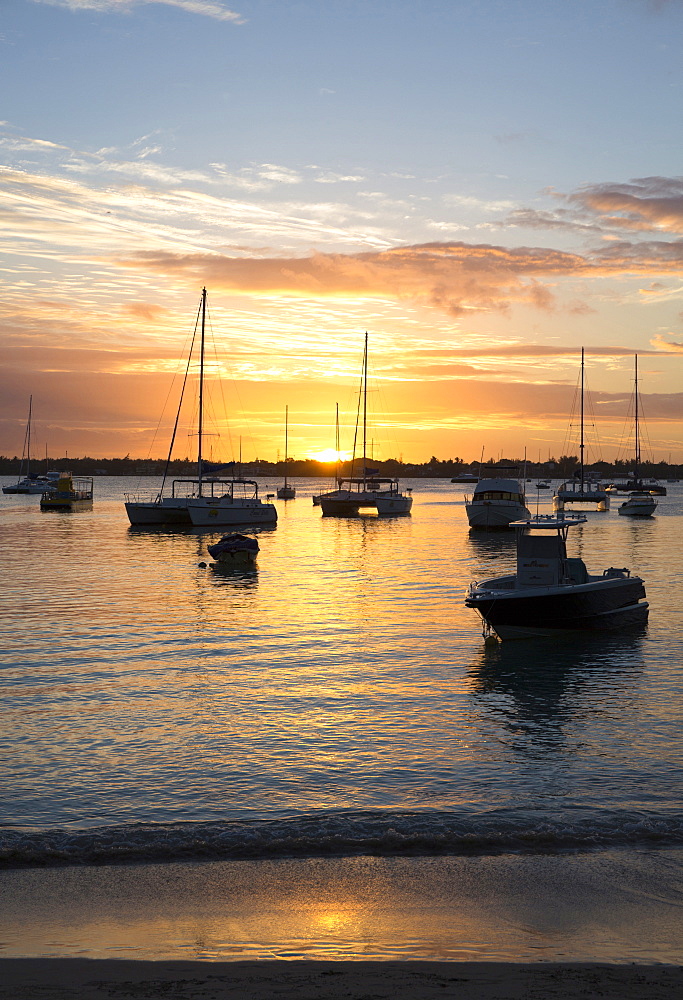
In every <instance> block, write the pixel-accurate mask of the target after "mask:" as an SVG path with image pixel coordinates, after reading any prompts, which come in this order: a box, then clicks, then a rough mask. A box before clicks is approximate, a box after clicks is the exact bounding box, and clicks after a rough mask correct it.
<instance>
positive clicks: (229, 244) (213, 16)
mask: <svg viewBox="0 0 683 1000" xmlns="http://www.w3.org/2000/svg"><path fill="white" fill-rule="evenodd" d="M682 42H683V2H682V0H658V2H656V0H412V2H408V0H324V2H323V0H299V2H294V0H249V2H241V0H234V3H232V2H231V3H227V2H223V0H3V2H2V7H1V8H0V56H1V57H0V93H2V95H3V96H2V106H1V107H0V118H1V119H2V121H1V123H0V147H1V149H0V220H1V229H2V234H3V238H2V259H1V260H0V280H1V281H2V286H3V287H2V294H1V295H0V352H1V356H2V369H1V370H2V374H1V376H0V377H1V379H2V384H1V386H0V454H4V455H17V454H21V450H22V443H23V438H24V430H25V423H26V415H27V411H28V402H29V397H32V400H33V403H32V405H33V414H34V422H33V430H32V433H33V442H34V448H35V449H36V451H37V453H38V455H40V454H44V453H45V450H46V449H47V450H49V454H50V455H51V456H61V455H65V454H68V455H71V456H81V455H91V456H94V457H95V456H96V457H107V456H111V457H114V456H125V455H131V456H133V457H139V458H147V457H154V458H156V457H159V456H162V455H164V454H165V453H166V450H167V447H168V441H169V439H170V433H171V428H172V424H173V419H174V416H175V407H176V405H177V396H178V393H179V378H180V376H179V373H180V372H181V371H182V370H183V368H184V365H185V363H186V354H187V350H188V344H189V340H188V337H189V336H191V333H192V329H193V327H194V322H195V317H196V312H197V304H198V302H199V298H200V294H201V289H202V287H203V286H206V288H207V294H208V302H209V317H210V323H209V326H210V331H211V335H212V345H215V346H212V352H213V353H212V355H211V361H210V363H209V364H208V366H207V371H208V375H207V378H208V381H209V382H210V383H211V390H212V393H213V396H212V398H213V399H214V400H215V401H216V402H215V403H214V408H213V424H212V426H213V427H214V430H213V431H212V437H211V438H210V451H211V455H212V457H213V458H214V459H216V460H219V461H228V460H230V459H233V458H236V457H237V454H236V452H237V451H238V449H239V447H240V446H241V448H242V451H243V457H244V458H245V459H246V460H250V459H251V458H253V457H257V456H258V457H260V458H262V459H267V460H275V459H276V458H277V457H282V454H283V450H284V413H285V406H288V408H289V449H288V450H289V455H290V456H291V457H294V458H304V457H311V456H315V455H318V454H320V453H322V452H324V451H326V450H328V449H329V448H330V447H333V446H334V443H335V409H336V406H337V404H338V405H339V413H340V425H341V427H340V435H341V442H342V444H341V446H342V449H343V450H344V449H348V448H350V446H351V441H352V437H353V429H354V422H355V414H356V397H357V392H358V384H359V374H360V370H361V362H362V352H363V339H364V333H365V331H366V330H367V331H368V334H369V370H370V381H369V393H368V408H369V428H370V429H369V431H368V435H369V438H370V439H371V442H372V444H371V445H370V446H369V448H370V447H371V448H372V454H373V457H375V458H378V459H388V458H400V459H402V460H403V461H404V462H423V461H427V460H428V459H429V458H430V457H431V456H432V455H435V456H436V457H437V458H440V459H446V458H455V457H460V458H463V459H465V460H466V461H467V462H471V461H473V460H478V459H479V457H480V455H481V453H482V451H483V453H484V456H485V457H487V458H489V457H490V458H495V457H499V456H501V455H504V456H505V457H519V456H521V455H522V454H523V453H524V452H525V451H526V453H527V455H528V456H529V457H530V458H532V459H534V460H537V459H539V458H542V459H543V460H545V459H547V458H548V457H549V456H553V457H559V456H560V455H561V454H567V453H570V454H577V443H576V442H577V438H578V425H577V419H576V389H577V382H578V378H579V372H580V351H581V348H582V347H583V348H584V349H585V357H586V364H585V380H586V385H587V389H588V397H587V405H586V412H587V427H586V439H587V442H588V450H587V459H588V460H589V461H596V460H598V459H604V460H608V461H612V460H614V459H615V458H619V457H621V458H627V457H628V456H629V455H630V454H631V453H632V451H633V442H632V439H631V437H630V435H631V433H632V428H631V414H632V394H633V389H634V355H635V354H636V353H637V354H638V367H639V390H640V393H641V397H642V404H643V412H644V415H645V428H646V437H645V439H644V441H643V442H642V443H643V450H644V455H645V457H647V458H650V459H652V460H654V461H661V460H669V459H670V460H671V461H674V462H679V463H680V462H683V381H682V378H681V376H682V374H683V294H682V284H683V281H682V276H683V177H681V174H680V171H681V162H682V157H681V153H682V151H683V143H682V141H681V139H682V136H681V121H682V112H681V109H682V108H683V52H682V51H681V49H682V48H683V45H682ZM219 403H220V405H219ZM191 435H192V431H191V430H190V429H188V430H187V432H186V433H185V436H184V438H183V439H182V440H181V444H180V447H179V451H180V455H179V457H183V456H184V455H185V454H187V455H191V454H192V453H193V451H194V449H195V447H196V445H195V443H194V441H193V438H192V436H191Z"/></svg>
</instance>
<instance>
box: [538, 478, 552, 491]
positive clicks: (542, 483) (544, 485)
mask: <svg viewBox="0 0 683 1000" xmlns="http://www.w3.org/2000/svg"><path fill="white" fill-rule="evenodd" d="M536 489H537V490H549V489H550V483H547V482H545V480H539V482H537V483H536Z"/></svg>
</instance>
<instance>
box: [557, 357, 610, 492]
mask: <svg viewBox="0 0 683 1000" xmlns="http://www.w3.org/2000/svg"><path fill="white" fill-rule="evenodd" d="M584 371H585V359H584V349H583V347H582V348H581V417H580V427H581V438H580V443H579V475H578V476H577V477H575V478H574V479H571V480H569V481H568V482H566V483H562V485H561V486H560V488H559V489H558V491H557V493H556V494H555V496H554V497H553V506H554V508H555V510H562V509H563V508H564V505H565V504H566V503H594V504H597V509H598V510H603V511H604V510H608V509H609V493H607V492H606V491H605V490H604V488H603V487H602V486H601V485H600V483H599V482H596V480H595V479H594V478H592V477H591V476H590V475H589V474H587V473H586V469H585V463H584V449H585V444H584V433H583V424H584V395H585V376H584Z"/></svg>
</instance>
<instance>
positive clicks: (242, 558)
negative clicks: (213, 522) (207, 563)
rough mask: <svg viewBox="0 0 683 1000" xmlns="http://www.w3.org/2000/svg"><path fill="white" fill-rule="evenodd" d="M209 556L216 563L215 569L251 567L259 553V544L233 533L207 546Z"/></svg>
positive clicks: (252, 539) (255, 540)
mask: <svg viewBox="0 0 683 1000" xmlns="http://www.w3.org/2000/svg"><path fill="white" fill-rule="evenodd" d="M207 549H208V552H209V555H210V556H212V557H213V558H214V559H215V560H216V562H215V564H214V568H215V569H243V568H244V567H246V566H253V565H254V563H255V562H256V557H257V556H258V553H259V543H258V541H257V539H256V538H250V537H249V536H248V535H240V534H237V533H233V534H230V535H223V537H222V538H221V539H220V540H219V541H217V542H214V544H213V545H208V546H207Z"/></svg>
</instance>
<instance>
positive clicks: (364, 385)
mask: <svg viewBox="0 0 683 1000" xmlns="http://www.w3.org/2000/svg"><path fill="white" fill-rule="evenodd" d="M361 395H362V401H363V458H362V472H361V474H360V475H356V476H354V474H353V472H354V465H355V463H356V458H355V454H354V456H353V458H352V459H351V472H350V476H348V477H347V478H346V479H337V488H336V489H335V490H330V492H328V493H320V494H318V495H317V497H314V498H313V503H314V504H315V503H316V500H317V504H318V506H320V508H321V509H322V512H323V515H325V516H329V515H335V516H344V515H346V516H351V517H354V516H357V515H358V512H359V511H360V510H364V509H373V508H374V509H375V510H376V511H377V513H378V514H379V515H380V516H381V515H399V514H409V513H410V510H411V508H412V506H413V498H412V495H411V494H412V491H411V490H405V492H403V491H401V489H400V486H399V481H398V479H395V478H393V477H382V476H380V474H379V469H371V468H369V467H368V465H367V461H368V460H367V458H366V457H365V455H366V451H367V447H366V446H367V420H368V406H367V403H368V334H367V331H366V333H365V349H364V351H363V372H362V379H361ZM359 403H360V400H359ZM357 430H358V423H356V431H357ZM354 451H355V448H354ZM337 454H339V447H337Z"/></svg>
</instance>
